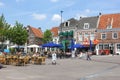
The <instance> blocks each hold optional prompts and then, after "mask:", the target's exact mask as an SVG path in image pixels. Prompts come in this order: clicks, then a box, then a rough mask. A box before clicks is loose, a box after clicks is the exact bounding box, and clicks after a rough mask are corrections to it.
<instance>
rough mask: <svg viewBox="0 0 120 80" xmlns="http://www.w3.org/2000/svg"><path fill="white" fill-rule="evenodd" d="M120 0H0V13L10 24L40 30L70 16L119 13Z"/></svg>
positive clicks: (55, 24) (54, 25)
mask: <svg viewBox="0 0 120 80" xmlns="http://www.w3.org/2000/svg"><path fill="white" fill-rule="evenodd" d="M119 5H120V0H0V15H2V14H4V17H5V20H6V22H7V23H9V24H11V25H12V26H13V25H15V22H16V21H18V22H19V23H22V24H23V25H24V26H27V25H30V26H32V27H36V28H39V27H41V29H42V31H45V30H46V29H51V28H52V27H58V26H59V25H60V23H61V11H63V13H62V21H67V20H68V19H70V18H75V19H79V17H80V16H81V17H90V16H97V15H99V13H102V14H113V13H120V6H119Z"/></svg>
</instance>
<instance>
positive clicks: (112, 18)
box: [98, 13, 120, 29]
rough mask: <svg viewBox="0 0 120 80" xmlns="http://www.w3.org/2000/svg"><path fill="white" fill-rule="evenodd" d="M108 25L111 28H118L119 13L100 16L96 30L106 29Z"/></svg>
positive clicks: (119, 25)
mask: <svg viewBox="0 0 120 80" xmlns="http://www.w3.org/2000/svg"><path fill="white" fill-rule="evenodd" d="M108 25H111V26H112V28H120V13H117V14H104V15H101V16H100V20H99V25H98V29H106V28H107V26H108Z"/></svg>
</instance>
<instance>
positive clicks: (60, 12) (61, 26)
mask: <svg viewBox="0 0 120 80" xmlns="http://www.w3.org/2000/svg"><path fill="white" fill-rule="evenodd" d="M60 13H61V30H60V31H61V32H62V13H63V11H62V10H61V11H60Z"/></svg>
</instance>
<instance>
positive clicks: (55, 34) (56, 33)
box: [51, 27, 59, 37]
mask: <svg viewBox="0 0 120 80" xmlns="http://www.w3.org/2000/svg"><path fill="white" fill-rule="evenodd" d="M58 30H59V27H53V28H52V29H51V32H52V33H53V36H54V37H56V36H58Z"/></svg>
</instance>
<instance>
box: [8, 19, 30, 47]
mask: <svg viewBox="0 0 120 80" xmlns="http://www.w3.org/2000/svg"><path fill="white" fill-rule="evenodd" d="M9 32H10V34H9V40H10V41H11V42H13V43H14V44H17V45H23V44H25V42H26V41H27V37H28V34H27V31H26V29H25V28H24V27H23V24H21V23H18V22H17V21H16V24H15V26H14V27H13V28H11V29H10V30H9Z"/></svg>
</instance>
